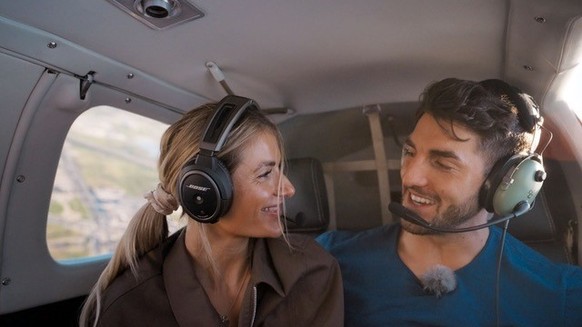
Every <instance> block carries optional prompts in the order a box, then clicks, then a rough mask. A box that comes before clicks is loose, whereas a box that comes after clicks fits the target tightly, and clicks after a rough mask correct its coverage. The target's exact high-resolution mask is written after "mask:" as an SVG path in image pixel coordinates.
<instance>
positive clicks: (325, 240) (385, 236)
mask: <svg viewBox="0 0 582 327" xmlns="http://www.w3.org/2000/svg"><path fill="white" fill-rule="evenodd" d="M399 230H400V225H399V224H391V225H383V226H379V227H374V228H370V229H365V230H359V231H348V230H334V231H328V232H325V233H323V234H321V235H319V236H318V237H317V238H316V241H317V242H318V243H319V244H320V245H321V246H322V247H324V248H325V249H327V250H331V249H334V248H341V247H345V246H349V247H358V246H364V247H367V246H368V245H371V244H374V243H377V242H382V243H383V242H386V241H388V240H391V239H393V238H394V237H396V236H398V232H399Z"/></svg>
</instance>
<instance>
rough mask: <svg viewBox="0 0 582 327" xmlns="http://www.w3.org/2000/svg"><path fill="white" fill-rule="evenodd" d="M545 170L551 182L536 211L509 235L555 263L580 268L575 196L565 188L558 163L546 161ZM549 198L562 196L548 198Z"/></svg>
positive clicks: (517, 222)
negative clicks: (573, 265) (573, 197)
mask: <svg viewBox="0 0 582 327" xmlns="http://www.w3.org/2000/svg"><path fill="white" fill-rule="evenodd" d="M544 166H545V167H546V171H547V172H548V179H547V180H546V181H545V182H544V186H543V187H542V189H541V191H540V193H539V194H538V196H537V198H536V200H535V202H534V207H533V209H532V210H531V211H530V212H528V213H526V214H524V215H523V216H521V217H517V218H515V219H512V220H511V222H510V223H509V228H508V231H509V233H510V234H511V235H513V236H515V237H516V238H517V239H519V240H521V241H522V242H524V243H526V244H527V245H529V246H530V247H532V248H533V249H535V250H537V251H538V252H540V253H542V254H543V255H545V256H546V257H548V258H549V259H550V260H552V261H554V262H560V263H569V264H575V265H578V264H580V263H579V262H578V260H577V257H578V255H577V245H576V244H577V235H576V234H577V233H576V224H577V223H578V218H577V215H576V210H575V208H574V206H573V203H574V201H573V200H572V196H571V194H570V192H568V191H567V188H565V185H567V183H566V175H565V174H564V172H563V170H562V168H561V166H560V164H559V162H557V161H555V160H544ZM546 194H559V196H552V197H548V196H547V195H546ZM550 198H551V201H549V199H550Z"/></svg>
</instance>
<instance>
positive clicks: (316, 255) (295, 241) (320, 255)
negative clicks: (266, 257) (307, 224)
mask: <svg viewBox="0 0 582 327" xmlns="http://www.w3.org/2000/svg"><path fill="white" fill-rule="evenodd" d="M266 243H267V246H268V248H269V251H270V252H271V254H272V255H273V256H278V257H283V258H285V259H284V260H286V261H288V262H293V264H297V263H300V264H301V265H302V266H305V265H310V264H312V265H322V264H323V265H330V264H333V263H334V262H335V258H333V256H332V255H331V254H330V253H328V252H327V251H326V250H325V249H324V248H322V247H321V245H319V243H317V242H316V241H315V239H314V237H312V236H310V235H304V234H288V235H287V236H286V237H280V238H276V239H267V240H266Z"/></svg>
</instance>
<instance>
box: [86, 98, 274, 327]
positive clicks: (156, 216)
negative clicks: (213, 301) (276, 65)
mask: <svg viewBox="0 0 582 327" xmlns="http://www.w3.org/2000/svg"><path fill="white" fill-rule="evenodd" d="M215 107H216V106H215V104H206V105H203V106H201V107H198V108H196V109H194V110H191V111H189V112H188V113H186V114H185V115H184V116H182V118H180V119H179V120H178V121H177V122H175V123H174V124H172V125H171V126H170V127H168V129H167V130H166V131H165V132H164V134H163V135H162V139H161V142H160V157H159V160H158V173H159V179H160V184H161V186H162V188H163V189H164V190H165V191H166V192H168V193H170V194H171V195H172V196H173V197H174V198H175V199H178V194H177V183H178V178H179V175H180V171H181V169H182V167H183V166H184V164H185V163H186V162H187V161H188V160H189V159H191V158H192V157H194V156H195V155H196V154H197V153H198V151H199V144H200V140H201V137H202V133H203V132H204V128H205V127H206V123H207V121H208V120H209V119H210V117H211V115H212V113H213V111H214V110H215ZM261 132H263V133H264V132H267V133H271V134H272V135H274V136H275V137H276V138H277V141H278V145H279V149H280V151H281V160H282V163H281V164H283V161H284V157H283V155H284V152H283V142H282V138H281V135H280V134H279V131H278V129H277V127H276V126H275V124H273V123H272V122H271V121H270V120H269V119H268V118H267V117H266V116H264V114H262V113H261V112H260V111H259V110H255V109H249V110H246V111H245V112H244V113H243V115H242V116H241V118H240V119H239V120H238V121H237V123H236V124H235V126H234V128H233V129H232V130H231V132H230V133H229V135H228V137H227V140H226V142H225V144H224V146H223V148H222V150H221V151H220V152H219V153H218V154H217V157H218V158H220V160H221V161H222V162H223V163H224V165H225V166H226V168H227V169H228V170H229V172H231V173H232V172H233V171H234V169H235V168H236V167H237V166H238V164H239V163H240V160H241V156H242V152H243V151H244V148H245V146H246V144H247V142H248V141H249V140H250V139H251V138H253V137H255V136H256V135H257V134H258V133H261ZM281 188H282V183H281V180H280V181H279V193H281V192H282V191H281ZM193 225H194V226H196V227H197V228H196V229H197V231H198V233H196V234H197V235H199V238H200V239H199V242H200V245H201V246H202V250H203V253H204V255H205V258H203V260H204V261H206V262H207V263H209V265H210V267H211V269H212V271H214V272H215V273H216V271H217V268H216V264H215V262H214V259H213V257H212V253H211V249H210V244H209V242H208V239H207V237H206V233H205V227H204V224H201V223H196V224H193ZM167 237H168V223H167V220H166V217H165V216H164V215H163V214H160V213H158V212H156V211H155V210H154V208H153V207H152V206H151V205H150V204H149V203H146V204H145V205H143V206H142V207H141V208H140V209H139V210H138V211H137V212H136V214H135V215H134V216H133V218H132V219H131V221H130V222H129V225H128V227H127V229H126V230H125V232H124V234H123V236H122V237H121V240H120V241H119V244H118V245H117V248H116V250H115V253H114V254H113V256H112V258H111V260H110V261H109V263H108V264H107V266H106V267H105V269H104V270H103V272H102V273H101V275H100V276H99V279H98V280H97V282H96V284H95V285H94V287H93V288H92V290H91V292H90V294H89V295H88V297H87V300H86V301H85V304H84V306H83V308H82V311H81V315H80V319H79V325H80V326H89V325H93V326H96V325H97V322H98V319H99V314H100V311H101V296H102V294H103V292H104V290H105V289H106V288H107V287H108V286H109V285H110V284H111V283H112V282H113V280H114V279H115V278H116V277H117V276H119V275H120V274H121V273H122V272H123V271H125V270H127V269H130V270H131V271H132V273H133V274H134V275H135V276H137V262H138V260H139V258H140V257H141V256H142V255H144V254H145V253H146V252H148V251H150V250H151V249H153V248H155V247H156V246H158V245H159V244H160V243H162V242H163V241H164V240H165V239H166V238H167Z"/></svg>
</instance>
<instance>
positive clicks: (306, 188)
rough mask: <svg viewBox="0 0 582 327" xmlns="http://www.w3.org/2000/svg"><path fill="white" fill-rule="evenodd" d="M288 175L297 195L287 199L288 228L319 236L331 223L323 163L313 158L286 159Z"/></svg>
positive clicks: (290, 230) (296, 231) (288, 229)
mask: <svg viewBox="0 0 582 327" xmlns="http://www.w3.org/2000/svg"><path fill="white" fill-rule="evenodd" d="M287 178H289V180H290V181H291V183H292V184H293V186H294V187H295V195H294V196H293V197H291V198H289V199H287V201H286V202H285V203H286V204H285V206H286V215H285V216H286V220H287V231H288V232H290V233H304V234H310V235H312V236H317V235H319V234H320V233H322V232H324V231H326V230H327V227H328V225H329V205H328V202H327V191H326V188H325V180H324V177H323V167H322V165H321V162H319V160H317V159H314V158H296V159H289V160H288V161H287Z"/></svg>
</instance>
